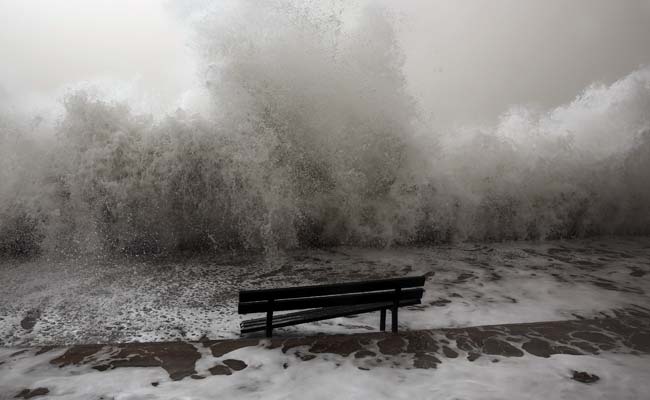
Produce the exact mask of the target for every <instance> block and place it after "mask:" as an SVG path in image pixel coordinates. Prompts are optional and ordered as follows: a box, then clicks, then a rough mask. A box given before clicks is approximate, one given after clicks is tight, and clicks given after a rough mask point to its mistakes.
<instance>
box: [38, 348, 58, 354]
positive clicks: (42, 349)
mask: <svg viewBox="0 0 650 400" xmlns="http://www.w3.org/2000/svg"><path fill="white" fill-rule="evenodd" d="M55 348H56V346H43V347H41V348H40V349H38V351H37V352H36V355H37V356H39V355H41V354H43V353H47V352H48V351H50V350H53V349H55Z"/></svg>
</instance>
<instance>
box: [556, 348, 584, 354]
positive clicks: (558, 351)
mask: <svg viewBox="0 0 650 400" xmlns="http://www.w3.org/2000/svg"><path fill="white" fill-rule="evenodd" d="M553 354H568V355H571V356H581V355H583V353H582V352H580V351H578V350H576V349H574V348H571V347H567V346H553Z"/></svg>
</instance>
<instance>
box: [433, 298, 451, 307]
mask: <svg viewBox="0 0 650 400" xmlns="http://www.w3.org/2000/svg"><path fill="white" fill-rule="evenodd" d="M449 303H451V300H447V299H438V300H434V301H432V302H430V303H429V305H431V306H435V307H444V306H446V305H447V304H449Z"/></svg>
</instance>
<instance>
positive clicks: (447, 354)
mask: <svg viewBox="0 0 650 400" xmlns="http://www.w3.org/2000/svg"><path fill="white" fill-rule="evenodd" d="M442 354H444V355H445V357H447V358H456V357H458V353H457V352H455V351H454V350H452V349H450V348H449V347H448V346H443V347H442Z"/></svg>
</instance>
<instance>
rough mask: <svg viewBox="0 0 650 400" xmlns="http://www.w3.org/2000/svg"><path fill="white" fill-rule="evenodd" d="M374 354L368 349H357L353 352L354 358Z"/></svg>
mask: <svg viewBox="0 0 650 400" xmlns="http://www.w3.org/2000/svg"><path fill="white" fill-rule="evenodd" d="M375 355H376V354H375V353H374V352H372V351H370V350H359V351H357V352H356V353H354V358H366V357H374V356H375Z"/></svg>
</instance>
